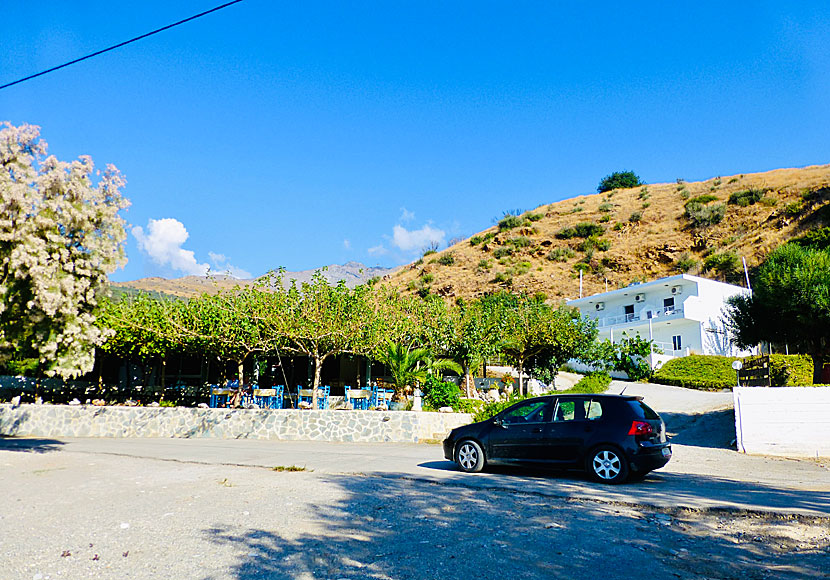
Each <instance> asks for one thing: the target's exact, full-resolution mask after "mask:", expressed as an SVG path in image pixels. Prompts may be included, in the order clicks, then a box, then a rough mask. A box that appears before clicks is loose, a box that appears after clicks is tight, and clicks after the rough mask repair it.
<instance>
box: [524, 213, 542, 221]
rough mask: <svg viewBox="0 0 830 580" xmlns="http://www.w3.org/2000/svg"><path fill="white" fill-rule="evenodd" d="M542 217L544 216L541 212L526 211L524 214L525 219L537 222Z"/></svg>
mask: <svg viewBox="0 0 830 580" xmlns="http://www.w3.org/2000/svg"><path fill="white" fill-rule="evenodd" d="M543 217H545V216H544V215H543V214H541V213H528V214H525V219H528V220H530V221H532V222H538V221H539V220H540V219H542V218H543Z"/></svg>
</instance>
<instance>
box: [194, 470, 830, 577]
mask: <svg viewBox="0 0 830 580" xmlns="http://www.w3.org/2000/svg"><path fill="white" fill-rule="evenodd" d="M395 476H397V477H395ZM406 477H407V476H406V475H405V474H390V477H389V478H386V477H384V478H377V477H360V476H327V477H325V480H326V481H327V482H328V483H330V484H332V485H334V486H336V487H337V488H338V490H339V491H340V492H342V493H339V494H335V495H336V496H337V497H339V499H338V500H337V501H333V502H332V503H331V504H329V505H319V506H316V507H314V508H312V513H310V514H308V519H309V520H311V521H313V522H314V524H315V525H314V529H313V531H309V532H304V533H301V532H295V531H294V530H290V531H286V532H284V533H277V532H274V531H272V530H267V529H246V528H244V527H242V526H238V527H233V526H224V527H215V528H211V529H206V530H203V534H204V535H205V536H206V538H207V539H208V540H209V541H210V542H212V543H214V544H215V545H217V546H221V547H222V548H223V549H225V548H228V547H231V548H233V551H234V553H237V554H240V556H239V557H238V561H237V563H236V564H235V565H234V566H233V568H232V570H231V574H232V577H233V578H237V579H238V580H254V579H268V578H292V579H314V578H379V579H380V578H382V579H390V578H393V579H396V580H398V579H400V580H403V579H410V578H411V579H415V578H418V579H432V578H435V579H438V578H441V579H444V578H476V579H499V580H501V579H502V578H504V577H506V576H509V577H512V578H529V579H536V578H539V579H541V578H546V579H548V578H558V577H570V578H595V577H596V575H597V572H598V566H599V567H600V568H601V574H602V576H603V578H604V579H605V580H613V579H617V578H620V579H622V578H631V577H632V574H633V571H635V570H648V576H649V577H652V578H700V577H716V578H770V577H773V578H824V577H826V576H824V571H825V570H827V569H830V551H828V541H827V538H826V535H825V536H823V537H824V540H816V541H814V542H813V543H812V544H811V543H810V542H805V541H804V539H803V538H801V539H800V540H795V539H793V537H791V535H789V534H788V533H787V530H785V529H783V527H781V528H780V529H776V528H775V525H770V524H769V522H767V523H766V524H765V525H767V527H766V528H764V530H765V531H764V535H763V537H762V538H761V537H758V536H755V535H754V532H750V533H749V534H747V533H746V532H745V530H747V529H750V530H752V529H755V528H753V526H756V527H757V526H758V525H760V524H759V523H758V522H759V518H757V517H752V516H742V515H738V514H730V515H728V516H724V515H722V514H700V513H694V512H679V511H678V512H676V513H675V514H674V516H670V515H667V514H666V513H657V512H655V511H653V510H649V509H647V508H632V507H626V506H621V505H615V504H613V503H602V502H591V501H586V502H582V501H578V500H573V499H567V498H556V497H549V496H541V495H535V494H532V493H522V492H521V491H516V490H493V489H474V488H471V487H469V486H460V485H453V484H452V482H449V485H448V484H447V482H442V483H430V482H426V481H417V480H411V479H406ZM549 477H550V476H549ZM553 477H554V479H558V476H553ZM562 477H570V476H562ZM513 478H514V479H515V480H521V479H522V478H521V477H517V476H515V475H514V476H513ZM698 479H699V480H700V481H692V482H691V483H692V484H697V483H700V484H701V485H702V486H703V487H706V485H704V484H707V483H709V482H707V481H706V480H707V479H709V478H705V477H701V478H698ZM669 480H671V478H669ZM572 481H574V483H578V484H579V485H585V483H584V482H581V481H576V480H572ZM660 483H661V482H659V481H657V482H655V485H654V486H653V488H654V489H651V490H650V492H651V493H660V489H659V486H660ZM691 487H693V488H695V487H697V486H696V485H692V486H691ZM749 487H750V489H749V490H748V493H763V494H770V493H776V492H777V491H780V490H772V489H768V488H764V487H763V486H754V489H753V486H749ZM789 499H792V500H794V501H797V500H798V498H796V497H792V498H789ZM801 501H806V500H805V499H802V500H801ZM811 501H816V502H827V501H830V497H828V495H827V494H824V495H823V497H814V498H813V500H811ZM725 518H728V519H725ZM737 520H741V521H737ZM813 521H817V522H818V524H817V525H819V526H825V529H826V526H827V524H828V522H829V521H830V520H827V519H824V520H813ZM773 523H774V522H773ZM778 525H780V526H787V525H789V526H792V525H793V523H792V522H791V521H790V522H784V521H781V522H779V523H778ZM222 577H223V578H224V577H225V576H222ZM210 578H213V577H208V579H210Z"/></svg>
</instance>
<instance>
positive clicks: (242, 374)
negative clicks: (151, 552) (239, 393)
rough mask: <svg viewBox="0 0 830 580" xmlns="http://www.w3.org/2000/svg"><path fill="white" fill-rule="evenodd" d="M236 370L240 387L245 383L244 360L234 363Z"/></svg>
mask: <svg viewBox="0 0 830 580" xmlns="http://www.w3.org/2000/svg"><path fill="white" fill-rule="evenodd" d="M236 371H237V373H239V388H240V390H241V389H242V385H244V384H245V360H244V359H243V360H241V361H239V362H238V363H236Z"/></svg>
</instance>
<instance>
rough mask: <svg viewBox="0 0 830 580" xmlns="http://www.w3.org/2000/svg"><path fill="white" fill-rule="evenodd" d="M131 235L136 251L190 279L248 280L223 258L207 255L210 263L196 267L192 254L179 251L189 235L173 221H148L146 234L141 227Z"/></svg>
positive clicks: (196, 263)
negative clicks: (214, 274) (213, 274)
mask: <svg viewBox="0 0 830 580" xmlns="http://www.w3.org/2000/svg"><path fill="white" fill-rule="evenodd" d="M131 231H132V234H133V236H135V239H136V241H138V249H139V250H141V251H142V252H144V253H145V254H147V256H149V257H150V259H151V260H152V261H153V262H155V263H156V264H158V265H160V266H166V267H169V268H172V269H173V270H176V271H178V272H182V273H183V274H187V275H191V276H205V275H206V274H207V273H208V271H209V270H212V271H214V272H218V273H221V274H227V275H229V276H233V277H235V278H250V277H251V274H250V273H249V272H246V271H245V270H243V269H242V268H237V267H236V266H234V265H233V264H231V263H230V262H228V257H227V256H225V255H224V254H218V253H215V252H208V257H209V258H210V262H211V263H210V264H206V263H205V264H201V263H199V262H198V261H197V260H196V255H195V254H194V253H193V251H191V250H185V249H184V248H183V247H182V246H183V245H184V243H185V242H186V241H187V238H189V237H190V234H188V233H187V228H185V227H184V224H183V223H182V222H180V221H179V220H177V219H174V218H163V219H159V220H152V219H151V220H150V221H149V222H147V231H146V232H145V231H144V228H142V227H141V226H136V227H134V228H133V229H132V230H131Z"/></svg>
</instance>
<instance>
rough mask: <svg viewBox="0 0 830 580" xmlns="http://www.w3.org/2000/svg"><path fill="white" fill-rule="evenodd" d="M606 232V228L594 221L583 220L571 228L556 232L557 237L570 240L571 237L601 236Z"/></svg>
mask: <svg viewBox="0 0 830 580" xmlns="http://www.w3.org/2000/svg"><path fill="white" fill-rule="evenodd" d="M604 233H605V228H604V227H602V226H601V225H599V224H595V223H593V222H581V223H578V224H576V225H575V226H573V227H571V228H563V229H561V230H559V231H558V232H557V233H556V237H557V238H558V239H560V240H569V239H571V238H590V237H591V236H601V235H602V234H604Z"/></svg>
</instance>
